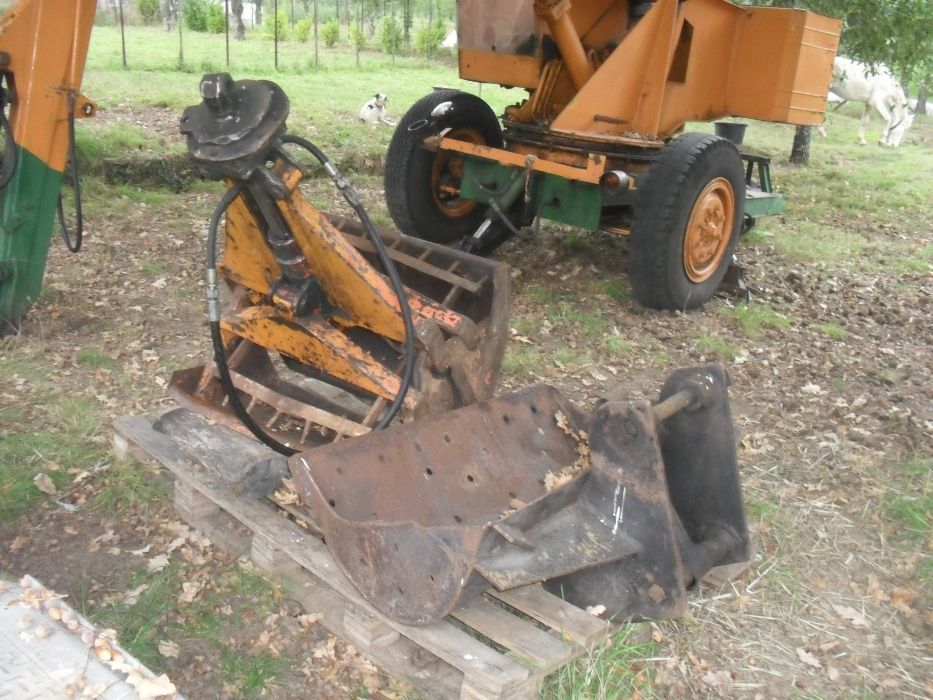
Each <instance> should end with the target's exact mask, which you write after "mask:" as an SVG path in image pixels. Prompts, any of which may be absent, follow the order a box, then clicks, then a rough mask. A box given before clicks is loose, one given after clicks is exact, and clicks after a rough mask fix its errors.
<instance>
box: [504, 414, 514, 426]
mask: <svg viewBox="0 0 933 700" xmlns="http://www.w3.org/2000/svg"><path fill="white" fill-rule="evenodd" d="M502 422H503V423H505V424H506V425H508V424H509V423H511V422H512V418H511V416H502Z"/></svg>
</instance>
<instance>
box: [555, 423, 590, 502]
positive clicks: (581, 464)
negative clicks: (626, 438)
mask: <svg viewBox="0 0 933 700" xmlns="http://www.w3.org/2000/svg"><path fill="white" fill-rule="evenodd" d="M554 422H555V423H557V427H558V428H560V429H561V430H562V431H563V432H564V433H566V434H567V435H569V436H570V437H572V438H573V439H574V440H576V441H577V458H576V460H575V461H574V463H573V464H571V465H568V466H566V467H564V468H563V469H561V470H559V471H557V472H552V471H549V472H548V473H547V474H545V475H544V489H545V491H547V492H548V493H550V492H551V491H553V490H554V489H556V488H558V487H560V486H563V485H564V484H566V483H567V482H568V481H570V480H571V479H573V478H574V477H575V476H576V475H577V474H579V473H580V472H582V471H584V470H585V469H589V468H590V464H591V462H590V443H589V436H588V435H587V434H586V432H585V431H583V430H574V428H573V426H572V425H571V424H570V420H569V419H568V418H567V416H566V415H564V413H563V411H557V412H556V413H555V414H554Z"/></svg>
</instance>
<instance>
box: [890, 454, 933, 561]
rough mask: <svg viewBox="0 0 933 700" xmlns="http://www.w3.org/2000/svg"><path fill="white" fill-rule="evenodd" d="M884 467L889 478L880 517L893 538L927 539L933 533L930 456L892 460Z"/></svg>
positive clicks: (932, 471)
mask: <svg viewBox="0 0 933 700" xmlns="http://www.w3.org/2000/svg"><path fill="white" fill-rule="evenodd" d="M888 471H889V472H890V473H891V475H892V477H893V478H892V479H891V481H890V483H889V486H888V491H887V493H886V494H885V496H884V498H883V499H882V505H881V507H882V514H881V515H882V520H883V521H884V522H885V523H886V524H887V525H888V526H889V528H890V529H891V531H892V532H893V534H894V536H895V537H897V538H900V539H905V540H908V541H911V542H914V543H920V542H926V541H929V540H930V537H931V534H933V530H931V524H933V459H931V458H919V457H916V458H913V459H909V460H906V461H902V462H894V463H891V464H889V465H888Z"/></svg>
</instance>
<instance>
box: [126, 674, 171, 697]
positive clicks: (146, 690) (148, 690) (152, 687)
mask: <svg viewBox="0 0 933 700" xmlns="http://www.w3.org/2000/svg"><path fill="white" fill-rule="evenodd" d="M127 680H129V679H127ZM129 682H130V684H131V685H133V686H135V688H136V693H137V695H139V697H140V700H144V699H145V700H150V698H158V697H161V696H163V695H174V694H175V692H176V688H175V684H174V683H172V682H171V681H170V680H169V679H168V676H167V675H165V674H164V673H163V674H162V675H161V676H156V677H155V678H139V679H137V680H136V681H135V682H133V681H132V680H129Z"/></svg>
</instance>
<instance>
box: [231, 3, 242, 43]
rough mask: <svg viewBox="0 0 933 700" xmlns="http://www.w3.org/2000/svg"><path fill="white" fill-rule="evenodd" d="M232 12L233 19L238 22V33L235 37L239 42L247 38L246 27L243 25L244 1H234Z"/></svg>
mask: <svg viewBox="0 0 933 700" xmlns="http://www.w3.org/2000/svg"><path fill="white" fill-rule="evenodd" d="M230 11H231V12H233V19H234V21H235V22H236V27H235V30H236V33H235V34H234V35H233V36H234V38H235V39H237V40H238V41H242V40H243V39H245V38H246V26H245V25H244V24H243V0H232V2H231V3H230Z"/></svg>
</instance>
